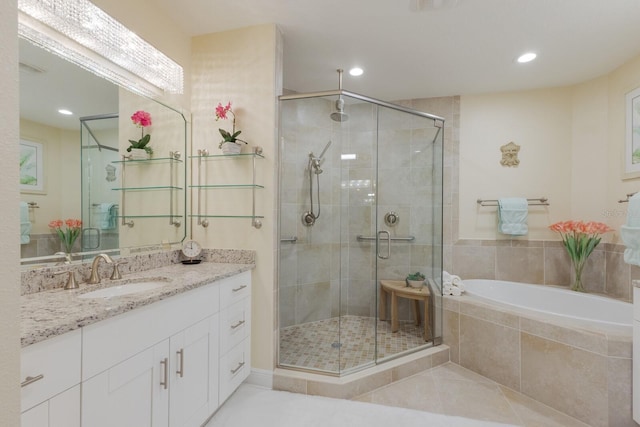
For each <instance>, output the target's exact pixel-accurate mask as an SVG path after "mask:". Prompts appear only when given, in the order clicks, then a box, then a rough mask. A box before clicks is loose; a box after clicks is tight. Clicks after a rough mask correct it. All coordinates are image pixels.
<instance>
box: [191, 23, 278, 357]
mask: <svg viewBox="0 0 640 427" xmlns="http://www.w3.org/2000/svg"><path fill="white" fill-rule="evenodd" d="M192 52H193V56H192V63H193V73H192V88H193V97H192V104H191V111H192V115H193V152H194V154H196V152H197V150H198V149H207V150H209V153H210V154H221V151H220V150H219V149H218V143H219V141H220V140H221V136H220V134H219V132H218V128H224V129H226V130H231V123H230V121H228V120H227V121H218V122H216V121H215V107H216V105H218V103H219V102H221V103H223V104H225V105H226V103H227V102H229V101H231V102H232V106H233V109H234V111H235V113H236V130H241V131H242V135H241V138H242V139H244V140H246V141H248V142H249V147H246V146H244V147H243V150H244V152H249V150H250V147H253V146H258V145H259V146H262V148H263V149H264V157H265V158H264V159H262V160H258V163H257V183H259V184H262V185H264V186H265V188H264V190H258V194H257V201H256V202H257V203H256V204H257V211H256V214H258V215H264V216H265V218H264V219H263V220H262V228H261V229H259V230H258V229H255V228H253V227H252V226H251V221H250V220H249V219H237V218H232V219H218V218H212V219H209V221H210V225H209V227H207V228H203V227H201V226H197V225H194V226H193V227H194V228H193V237H194V238H195V239H197V240H198V241H200V242H201V243H202V244H203V245H204V247H207V248H230V249H253V250H255V251H256V252H257V258H256V264H257V267H256V269H255V270H254V271H253V297H252V298H253V304H252V349H253V350H252V361H251V365H252V367H254V368H258V369H266V370H270V369H272V368H273V367H274V325H275V320H274V300H275V296H274V292H275V290H274V286H273V280H274V257H275V254H274V248H275V245H274V233H275V225H276V218H275V217H274V209H275V208H274V200H275V196H274V195H275V194H276V188H275V185H276V183H275V171H276V164H277V163H276V158H277V144H276V132H277V123H276V121H275V118H276V105H277V96H278V95H279V93H280V88H281V86H282V85H281V82H280V79H281V75H282V74H281V72H279V69H280V68H279V67H280V63H281V54H282V53H281V42H280V35H279V32H278V29H277V28H276V27H275V25H261V26H256V27H249V28H243V29H239V30H234V31H227V32H223V33H215V34H209V35H205V36H200V37H195V38H194V39H193V43H192ZM205 163H206V165H205V168H206V172H205V173H204V174H203V179H205V182H206V183H207V184H216V183H229V184H233V183H235V184H248V183H251V167H250V166H251V161H250V160H249V159H243V160H231V161H225V160H210V161H208V162H205ZM196 181H197V162H196V161H194V162H193V170H192V182H196ZM202 194H203V201H202V207H203V213H207V214H221V213H231V214H236V215H241V214H244V215H250V214H251V192H250V190H203V191H202ZM196 206H197V196H196V195H195V194H194V202H193V203H192V207H191V210H192V212H195V209H196Z"/></svg>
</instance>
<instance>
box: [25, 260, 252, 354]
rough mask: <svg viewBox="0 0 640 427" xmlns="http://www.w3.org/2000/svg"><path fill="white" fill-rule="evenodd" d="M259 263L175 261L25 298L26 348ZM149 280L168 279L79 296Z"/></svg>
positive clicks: (240, 271) (234, 273)
mask: <svg viewBox="0 0 640 427" xmlns="http://www.w3.org/2000/svg"><path fill="white" fill-rule="evenodd" d="M254 267H255V264H227V263H211V262H203V263H201V264H196V265H182V264H174V265H170V266H165V267H160V268H154V269H151V270H147V271H142V272H137V273H131V274H126V275H124V276H123V278H122V279H120V280H114V281H111V280H108V279H103V280H102V283H100V284H98V285H87V284H81V285H80V288H79V289H75V290H64V289H54V290H48V291H42V292H37V293H32V294H27V295H23V296H22V297H21V311H20V316H21V331H20V332H21V335H20V340H21V344H22V346H23V347H25V346H28V345H30V344H35V343H37V342H39V341H43V340H45V339H47V338H51V337H54V336H56V335H61V334H64V333H65V332H69V331H72V330H74V329H78V328H81V327H83V326H87V325H90V324H92V323H96V322H99V321H101V320H104V319H108V318H109V317H113V316H116V315H118V314H122V313H125V312H127V311H130V310H133V309H135V308H138V307H142V306H145V305H148V304H151V303H154V302H156V301H160V300H162V299H165V298H168V297H171V296H173V295H177V294H180V293H182V292H185V291H188V290H190V289H195V288H198V287H200V286H203V285H206V284H208V283H211V282H213V281H216V280H220V279H224V278H226V277H230V276H233V275H236V274H239V273H242V272H243V271H247V270H251V269H253V268H254ZM145 279H149V280H152V279H156V280H158V279H159V280H167V279H168V282H167V285H165V286H162V287H160V288H157V289H153V290H149V291H143V292H137V293H133V294H129V295H122V296H118V297H113V298H108V299H106V298H78V296H79V295H81V294H83V293H87V292H91V291H94V290H96V289H101V288H107V287H110V286H115V285H118V284H120V285H121V284H126V283H131V282H135V281H141V280H145Z"/></svg>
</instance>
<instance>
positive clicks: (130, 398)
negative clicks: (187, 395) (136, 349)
mask: <svg viewBox="0 0 640 427" xmlns="http://www.w3.org/2000/svg"><path fill="white" fill-rule="evenodd" d="M169 363H170V362H169V340H165V341H163V342H161V343H159V344H157V345H155V346H153V347H151V348H149V349H147V350H145V351H142V352H140V353H138V354H136V355H135V356H132V357H130V358H129V359H127V360H125V361H123V362H122V363H119V364H117V365H115V366H113V367H112V368H110V369H108V370H106V371H104V372H102V373H100V374H98V375H96V376H94V377H93V378H90V379H88V380H87V381H84V382H83V383H82V425H83V426H91V427H114V426H118V427H141V426H153V427H163V426H164V427H166V426H167V425H168V420H169V414H168V410H169V386H170V384H169V382H170V370H169Z"/></svg>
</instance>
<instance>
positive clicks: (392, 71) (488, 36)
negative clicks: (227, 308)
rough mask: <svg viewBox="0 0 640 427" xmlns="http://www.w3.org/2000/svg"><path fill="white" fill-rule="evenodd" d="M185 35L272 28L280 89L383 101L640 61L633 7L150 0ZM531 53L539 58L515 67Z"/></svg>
mask: <svg viewBox="0 0 640 427" xmlns="http://www.w3.org/2000/svg"><path fill="white" fill-rule="evenodd" d="M149 1H150V2H151V3H154V4H156V5H157V6H158V7H160V8H161V9H162V10H164V11H165V13H166V14H167V15H168V16H170V17H171V18H172V19H173V20H174V21H175V23H176V24H177V25H178V26H179V27H180V28H181V29H182V31H183V32H184V33H185V34H188V35H191V36H193V35H201V34H208V33H213V32H219V31H224V30H230V29H234V28H241V27H245V26H250V25H258V24H265V23H275V24H277V25H278V27H279V28H280V29H281V31H282V34H283V37H284V86H285V88H286V89H290V90H294V91H298V92H309V91H318V90H331V89H337V86H338V77H337V73H336V69H337V68H344V69H345V70H346V69H349V68H350V67H352V66H360V67H362V68H363V69H364V72H365V73H364V75H363V76H361V77H358V78H355V77H351V76H349V75H346V74H345V77H344V82H343V87H344V89H346V90H349V91H352V92H357V93H361V94H364V95H368V96H371V97H374V98H379V99H382V100H387V101H392V100H400V99H408V98H421V97H434V96H449V95H466V94H478V93H492V92H502V91H512V90H523V89H534V88H542V87H554V86H565V85H571V84H575V83H579V82H583V81H587V80H589V79H592V78H594V77H598V76H601V75H603V74H606V73H608V72H610V71H612V70H613V69H615V68H617V67H618V66H620V65H622V64H623V63H625V62H626V61H628V60H630V59H632V58H634V57H636V56H638V55H640V25H639V24H638V23H639V22H640V1H638V0H233V1H229V0H188V1H175V0H149ZM525 51H533V52H536V53H537V54H538V58H537V59H536V60H535V61H533V62H531V63H528V64H518V63H516V62H515V58H516V57H517V56H518V55H520V54H521V53H524V52H525Z"/></svg>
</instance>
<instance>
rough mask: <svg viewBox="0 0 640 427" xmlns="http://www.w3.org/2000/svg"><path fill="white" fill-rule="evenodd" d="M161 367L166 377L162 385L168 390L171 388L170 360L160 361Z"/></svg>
mask: <svg viewBox="0 0 640 427" xmlns="http://www.w3.org/2000/svg"><path fill="white" fill-rule="evenodd" d="M160 366H161V367H162V371H163V375H164V380H161V381H160V385H161V386H162V387H163V388H164V389H165V390H166V389H167V388H169V381H168V378H169V359H167V358H166V357H165V358H164V359H163V360H161V361H160Z"/></svg>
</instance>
